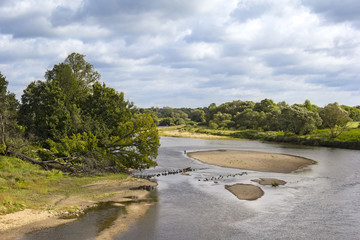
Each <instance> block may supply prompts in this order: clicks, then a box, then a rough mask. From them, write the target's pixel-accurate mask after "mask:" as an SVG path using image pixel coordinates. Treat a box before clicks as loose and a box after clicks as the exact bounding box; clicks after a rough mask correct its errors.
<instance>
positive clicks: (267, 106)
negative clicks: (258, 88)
mask: <svg viewBox="0 0 360 240" xmlns="http://www.w3.org/2000/svg"><path fill="white" fill-rule="evenodd" d="M278 108H279V107H278V106H277V105H276V104H275V103H274V101H273V100H271V99H267V98H265V99H264V100H261V101H260V102H259V103H256V104H255V106H254V111H257V112H264V113H267V112H272V111H274V110H277V109H278Z"/></svg>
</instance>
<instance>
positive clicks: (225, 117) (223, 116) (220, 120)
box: [213, 112, 234, 129]
mask: <svg viewBox="0 0 360 240" xmlns="http://www.w3.org/2000/svg"><path fill="white" fill-rule="evenodd" d="M231 119H232V116H231V114H229V113H222V112H218V113H216V114H215V115H214V119H213V122H214V123H216V125H217V126H218V128H221V129H227V128H230V127H232V126H233V125H234V122H233V121H232V120H231ZM213 126H215V125H213Z"/></svg>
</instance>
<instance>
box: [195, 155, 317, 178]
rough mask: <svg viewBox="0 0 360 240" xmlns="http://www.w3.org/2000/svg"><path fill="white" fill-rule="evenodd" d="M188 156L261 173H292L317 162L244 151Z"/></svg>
mask: <svg viewBox="0 0 360 240" xmlns="http://www.w3.org/2000/svg"><path fill="white" fill-rule="evenodd" d="M188 156H189V157H191V158H194V159H196V160H199V161H201V162H204V163H207V164H212V165H217V166H222V167H230V168H239V169H244V170H253V171H260V172H276V173H290V172H292V171H295V170H297V169H299V168H301V167H305V166H307V165H310V164H313V163H315V161H313V160H310V159H306V158H303V157H298V156H291V155H286V154H278V153H266V152H257V151H243V150H215V151H202V152H191V153H188Z"/></svg>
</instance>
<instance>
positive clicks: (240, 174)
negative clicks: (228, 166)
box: [198, 172, 248, 183]
mask: <svg viewBox="0 0 360 240" xmlns="http://www.w3.org/2000/svg"><path fill="white" fill-rule="evenodd" d="M247 174H248V173H247V172H241V173H235V174H229V175H226V176H225V175H219V176H217V177H211V178H210V177H209V178H204V179H199V180H198V181H204V182H209V181H214V182H216V181H219V180H222V179H224V178H230V177H236V176H243V175H247ZM216 183H217V182H216Z"/></svg>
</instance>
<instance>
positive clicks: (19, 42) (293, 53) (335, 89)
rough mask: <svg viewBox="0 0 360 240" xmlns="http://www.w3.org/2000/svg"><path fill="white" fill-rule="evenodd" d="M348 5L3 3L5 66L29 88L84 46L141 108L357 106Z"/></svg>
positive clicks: (203, 0) (354, 35)
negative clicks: (263, 103)
mask: <svg viewBox="0 0 360 240" xmlns="http://www.w3.org/2000/svg"><path fill="white" fill-rule="evenodd" d="M352 3H353V4H355V3H354V2H352ZM346 4H348V5H346V7H342V8H341V9H340V10H339V9H338V8H337V5H336V4H335V5H334V4H329V5H326V4H325V2H324V1H322V0H317V1H307V0H295V1H294V0H232V1H225V0H211V1H210V0H199V1H192V0H186V1H168V0H155V1H143V0H137V1H133V0H131V1H130V0H122V1H120V0H105V1H95V0H76V1H74V0H63V1H55V0H53V1H40V0H36V1H35V0H21V1H3V2H1V3H0V71H1V72H2V73H3V74H4V75H5V76H7V79H8V80H9V82H10V83H9V87H10V89H11V90H12V91H14V92H16V93H17V94H19V93H20V94H21V91H22V90H23V89H24V88H25V87H26V85H27V84H28V83H29V82H30V81H32V80H35V79H38V78H42V77H43V75H44V73H45V71H46V69H49V68H51V67H52V66H53V65H54V64H57V63H59V62H60V61H63V60H64V59H65V58H66V56H67V55H68V54H69V53H71V52H79V53H81V54H85V55H87V58H86V59H87V60H88V61H89V62H90V63H93V64H94V66H95V67H96V68H97V69H98V70H99V72H100V73H101V75H102V76H103V81H105V82H106V83H107V84H108V85H109V86H111V87H114V88H116V89H117V90H118V91H124V92H125V93H126V97H127V98H129V99H131V100H132V101H134V102H135V104H137V105H139V106H146V107H150V106H151V105H157V106H162V105H169V106H178V107H180V106H192V107H196V106H206V105H208V104H210V103H211V102H216V103H218V104H219V103H222V102H224V101H232V100H235V99H238V98H240V99H243V100H256V101H258V100H261V99H263V98H273V99H274V100H276V101H289V102H292V103H294V102H303V101H304V100H305V99H310V100H311V101H312V102H314V103H318V104H325V103H329V102H334V101H338V102H340V103H344V104H349V105H358V104H359V100H360V99H359V98H360V97H357V96H358V91H359V90H360V83H359V82H360V81H359V76H360V73H359V72H360V70H359V69H360V67H359V64H358V63H359V62H360V59H359V58H360V57H359V56H360V31H359V29H358V28H357V25H356V24H357V23H358V21H359V19H360V18H358V17H356V16H355V15H351V16H349V17H346V16H345V13H346V12H348V13H349V12H352V11H351V9H350V8H349V6H350V0H346ZM354 6H356V4H355V5H354ZM14 69H16V71H15V70H14ZM324 92H327V93H328V94H326V95H324V94H323V93H324ZM349 95H350V96H352V97H351V98H349V97H347V96H349ZM18 97H19V96H18Z"/></svg>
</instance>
